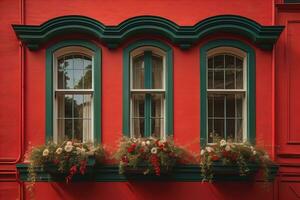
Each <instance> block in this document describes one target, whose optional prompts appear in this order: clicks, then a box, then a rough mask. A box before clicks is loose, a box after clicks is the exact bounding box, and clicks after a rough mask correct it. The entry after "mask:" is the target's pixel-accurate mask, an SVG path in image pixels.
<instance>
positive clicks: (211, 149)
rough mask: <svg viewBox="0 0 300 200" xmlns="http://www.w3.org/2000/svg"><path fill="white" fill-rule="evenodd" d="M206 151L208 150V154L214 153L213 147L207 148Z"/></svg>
mask: <svg viewBox="0 0 300 200" xmlns="http://www.w3.org/2000/svg"><path fill="white" fill-rule="evenodd" d="M205 149H206V151H207V152H208V153H210V152H212V151H214V149H213V148H212V147H205Z"/></svg>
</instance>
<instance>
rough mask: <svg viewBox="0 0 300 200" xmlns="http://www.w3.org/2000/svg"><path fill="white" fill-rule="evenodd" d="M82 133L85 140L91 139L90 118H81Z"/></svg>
mask: <svg viewBox="0 0 300 200" xmlns="http://www.w3.org/2000/svg"><path fill="white" fill-rule="evenodd" d="M82 131H83V132H82V135H83V136H85V139H86V141H87V142H89V141H91V140H92V124H91V120H86V119H85V120H82Z"/></svg>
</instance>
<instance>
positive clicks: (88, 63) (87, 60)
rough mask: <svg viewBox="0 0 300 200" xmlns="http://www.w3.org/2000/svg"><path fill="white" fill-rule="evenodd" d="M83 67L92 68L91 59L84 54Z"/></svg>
mask: <svg viewBox="0 0 300 200" xmlns="http://www.w3.org/2000/svg"><path fill="white" fill-rule="evenodd" d="M83 67H84V69H86V70H88V69H92V59H91V58H89V57H86V56H84V61H83Z"/></svg>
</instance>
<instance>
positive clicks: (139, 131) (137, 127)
mask: <svg viewBox="0 0 300 200" xmlns="http://www.w3.org/2000/svg"><path fill="white" fill-rule="evenodd" d="M132 126H133V128H132V129H133V137H135V138H138V137H144V136H145V135H144V130H145V123H144V118H140V119H133V123H132Z"/></svg>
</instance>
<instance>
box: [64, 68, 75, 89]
mask: <svg viewBox="0 0 300 200" xmlns="http://www.w3.org/2000/svg"><path fill="white" fill-rule="evenodd" d="M72 88H74V83H73V70H66V71H65V88H64V89H72Z"/></svg>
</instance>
